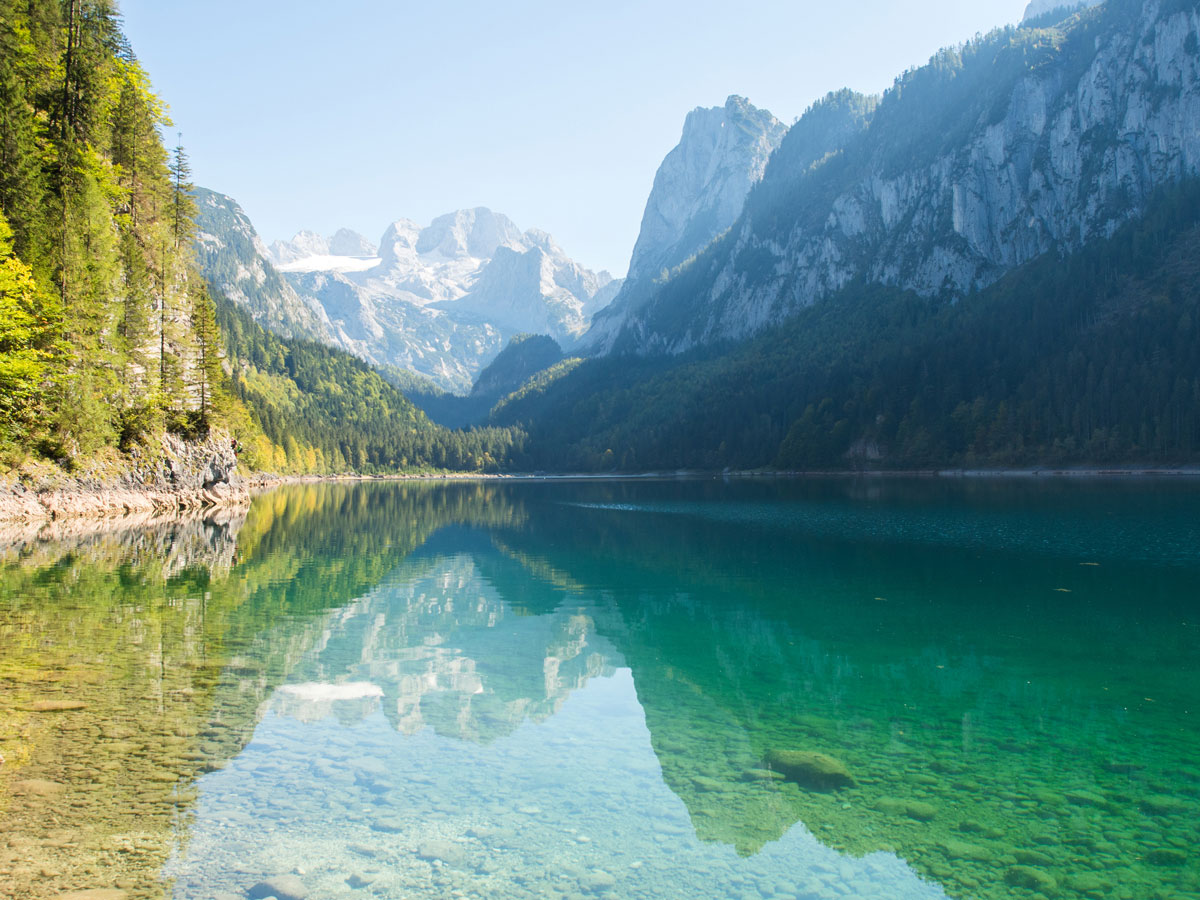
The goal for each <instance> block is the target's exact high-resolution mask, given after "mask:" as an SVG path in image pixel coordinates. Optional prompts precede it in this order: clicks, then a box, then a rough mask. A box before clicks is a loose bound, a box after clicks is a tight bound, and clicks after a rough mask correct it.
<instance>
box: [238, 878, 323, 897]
mask: <svg viewBox="0 0 1200 900" xmlns="http://www.w3.org/2000/svg"><path fill="white" fill-rule="evenodd" d="M246 896H247V897H249V898H250V900H259V898H263V897H274V898H275V900H307V898H308V888H306V887H305V886H304V882H302V881H301V880H300V879H299V878H297V877H296V876H295V875H276V876H275V877H274V878H268V879H266V880H265V881H260V882H259V883H258V884H256V885H255V886H254V887H252V888H250V890H249V891H248V892H247V893H246Z"/></svg>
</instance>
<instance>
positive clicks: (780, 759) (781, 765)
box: [766, 750, 856, 791]
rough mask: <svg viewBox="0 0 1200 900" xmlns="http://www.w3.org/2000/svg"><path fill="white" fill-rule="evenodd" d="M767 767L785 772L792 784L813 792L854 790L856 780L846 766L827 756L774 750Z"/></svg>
mask: <svg viewBox="0 0 1200 900" xmlns="http://www.w3.org/2000/svg"><path fill="white" fill-rule="evenodd" d="M766 762H767V767H768V768H770V769H773V770H775V771H777V772H782V773H783V774H784V776H785V777H786V778H787V779H788V780H789V781H794V782H796V784H798V785H800V786H801V787H805V788H808V789H809V790H813V791H836V790H837V789H838V788H844V787H854V786H855V784H856V782H855V781H854V776H853V775H851V774H850V770H849V769H847V768H846V766H845V764H844V763H843V762H842V761H841V760H838V759H834V758H833V757H832V756H827V755H825V754H824V753H814V752H812V751H809V750H771V751H769V752H768V753H767V760H766Z"/></svg>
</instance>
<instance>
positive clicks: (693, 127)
mask: <svg viewBox="0 0 1200 900" xmlns="http://www.w3.org/2000/svg"><path fill="white" fill-rule="evenodd" d="M786 133H787V126H785V125H784V124H783V123H782V122H780V121H779V120H778V119H776V118H775V117H774V116H773V115H771V114H770V113H769V112H767V111H766V110H765V109H757V108H756V107H755V106H753V105H752V104H751V103H750V102H749V101H748V100H746V99H745V98H744V97H737V96H734V97H730V98H729V99H728V100H727V101H726V102H725V105H724V106H716V107H713V108H711V109H703V108H700V109H694V110H692V112H690V113H689V114H688V117H687V119H686V120H685V122H684V125H683V134H682V136H681V137H680V139H679V144H678V146H676V147H675V149H674V150H672V151H671V152H670V153H668V154H667V156H666V158H665V159H664V160H663V161H662V165H661V166H660V167H659V169H658V173H657V174H656V175H655V177H654V187H653V189H652V190H651V192H650V197H649V199H648V200H647V201H646V210H645V212H644V213H643V215H642V227H641V231H640V233H639V234H638V239H637V243H636V244H635V245H634V248H633V256H632V258H631V259H630V262H629V274H628V276H627V277H626V279H625V282H624V284H623V285H622V286H621V290H620V292H619V293H618V294H617V296H616V298H615V299H614V300H612V302H611V304H608V303H604V304H597V305H596V310H597V313H596V316H595V319H594V320H593V323H592V327H591V330H590V331H588V333H587V334H586V335H584V337H583V338H582V339H581V341H580V344H581V346H582V347H584V348H586V349H588V350H589V351H590V352H597V353H603V352H606V351H607V350H608V349H610V348H611V346H612V340H613V338H614V337H615V335H616V334H617V333H618V332H619V331H620V330H621V327H622V325H623V323H624V322H625V320H626V319H627V318H628V317H629V316H630V315H631V314H632V312H633V311H634V310H636V309H637V308H638V307H639V306H640V305H641V304H642V303H644V302H645V301H646V300H647V299H648V298H649V296H651V295H652V294H653V291H654V287H655V284H656V283H657V282H659V281H660V280H665V278H666V276H667V274H668V273H669V271H670V270H671V269H673V268H675V267H676V266H678V265H680V264H681V263H683V262H684V261H685V260H687V259H688V258H689V257H691V256H693V255H695V254H696V253H699V252H700V251H701V250H703V249H704V248H705V247H707V246H708V245H709V244H710V243H711V242H712V241H713V239H714V238H716V237H717V236H718V235H720V234H721V233H723V232H724V231H725V230H726V229H728V228H729V227H730V226H731V225H732V224H733V223H734V222H735V221H736V220H737V217H738V216H739V215H740V214H741V212H742V207H743V205H744V204H745V202H746V196H747V195H748V194H749V193H750V189H751V188H752V187H753V186H754V184H755V183H756V182H757V181H758V180H759V179H760V178H762V176H763V172H764V170H765V169H766V166H767V161H768V160H769V159H770V157H771V154H772V153H773V152H774V151H775V149H776V148H777V147H778V146H779V144H780V142H781V141H782V140H783V138H784V135H785V134H786Z"/></svg>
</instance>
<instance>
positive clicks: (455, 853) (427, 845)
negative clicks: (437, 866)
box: [417, 840, 467, 866]
mask: <svg viewBox="0 0 1200 900" xmlns="http://www.w3.org/2000/svg"><path fill="white" fill-rule="evenodd" d="M417 856H419V857H420V858H421V859H424V860H427V861H429V862H433V861H435V860H441V861H442V862H444V863H446V864H447V865H451V866H454V865H459V864H460V863H462V862H463V860H465V859H466V856H467V854H466V851H464V850H463V848H462V847H460V846H459V845H458V844H456V843H454V842H453V841H441V840H434V841H425V842H424V843H423V844H421V845H420V846H419V847H417Z"/></svg>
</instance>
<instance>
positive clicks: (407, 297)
mask: <svg viewBox="0 0 1200 900" xmlns="http://www.w3.org/2000/svg"><path fill="white" fill-rule="evenodd" d="M270 255H271V259H272V260H273V261H274V262H275V264H276V265H277V266H278V268H279V271H280V272H282V273H283V275H284V277H285V278H286V280H287V281H288V283H289V284H290V285H291V287H292V288H293V290H294V291H295V292H296V293H297V294H298V295H299V296H302V297H305V298H308V299H309V301H310V302H312V303H314V304H315V305H317V306H319V307H320V308H321V309H323V310H324V312H325V314H326V315H327V316H328V318H329V320H330V323H331V325H332V327H333V330H334V331H335V332H336V333H337V334H338V335H339V336H340V337H341V338H342V340H343V342H342V343H341V344H339V345H340V346H345V347H347V348H348V349H350V350H352V352H354V353H356V354H357V355H359V356H361V357H362V358H364V359H366V360H369V361H370V362H373V363H375V364H377V365H381V366H390V367H396V368H402V369H408V370H411V371H413V372H416V373H417V374H419V375H422V376H425V377H427V378H429V379H431V380H432V381H434V382H435V383H436V384H437V385H438V386H439V387H441V388H444V389H448V390H452V391H462V392H465V391H466V390H468V389H469V388H470V386H471V383H472V381H473V379H474V376H475V375H476V374H477V373H478V372H479V371H480V370H481V369H482V368H483V367H484V366H485V365H486V364H487V363H488V362H490V361H491V359H492V358H494V357H495V356H496V354H497V353H498V352H499V351H500V349H501V348H502V347H503V346H504V345H505V343H506V342H507V341H508V340H509V339H510V338H512V337H514V336H516V335H518V334H523V333H540V334H547V335H550V336H552V337H553V338H554V339H556V340H558V341H560V342H563V343H573V342H574V341H575V340H576V339H577V338H578V337H579V336H580V335H581V334H583V332H584V331H586V329H587V327H588V323H589V321H590V319H591V317H592V315H593V314H594V313H595V312H596V311H597V310H598V309H600V308H601V306H603V305H604V304H606V303H608V302H610V301H611V300H612V298H613V297H614V296H615V295H616V291H617V290H618V289H619V287H620V282H617V281H614V279H613V278H612V277H611V276H610V275H608V273H606V272H601V273H594V272H591V271H590V270H588V269H586V268H584V267H583V266H580V265H579V264H578V263H576V262H574V261H573V260H572V259H570V257H568V256H567V254H566V253H565V252H564V251H563V250H562V248H561V247H559V246H558V244H557V243H556V242H555V241H554V239H553V238H552V237H551V236H550V235H549V234H546V233H545V232H542V231H538V230H536V229H535V230H530V231H525V232H522V231H521V230H520V229H519V228H518V227H517V226H516V225H515V224H514V223H513V222H512V220H510V219H509V218H508V217H507V216H504V215H502V214H500V213H495V212H492V211H491V210H489V209H485V208H477V209H470V210H459V211H457V212H453V213H449V214H447V215H444V216H439V217H438V218H436V219H434V221H433V222H432V223H431V224H430V225H429V226H427V227H425V228H422V227H421V226H420V225H418V224H417V223H415V222H413V221H411V220H408V219H400V220H398V221H396V222H394V223H392V224H391V225H390V226H389V227H388V229H387V231H386V232H385V233H384V235H383V237H382V239H381V240H380V244H379V247H378V248H375V247H373V246H372V245H370V244H369V243H368V242H366V241H365V239H363V238H362V237H361V236H359V235H355V234H354V233H353V232H348V231H345V230H343V231H341V232H339V233H338V234H337V235H335V236H334V237H333V238H332V239H325V238H323V237H321V236H319V235H314V234H312V233H310V232H301V233H300V234H298V235H297V236H296V238H294V239H293V240H292V241H289V242H286V243H284V242H276V243H275V244H273V245H272V247H271V250H270Z"/></svg>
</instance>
